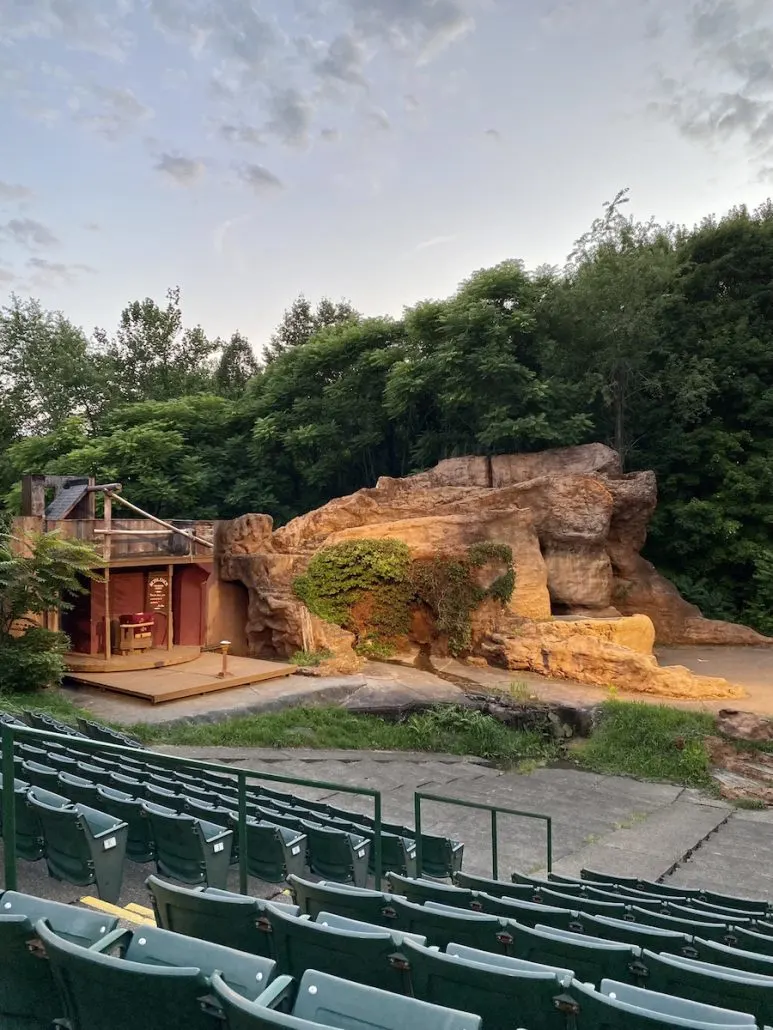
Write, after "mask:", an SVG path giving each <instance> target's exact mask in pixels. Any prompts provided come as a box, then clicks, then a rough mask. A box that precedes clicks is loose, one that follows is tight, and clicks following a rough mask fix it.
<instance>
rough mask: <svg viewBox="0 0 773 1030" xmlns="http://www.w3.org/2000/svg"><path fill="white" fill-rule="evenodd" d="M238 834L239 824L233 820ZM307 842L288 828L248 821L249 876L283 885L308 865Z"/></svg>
mask: <svg viewBox="0 0 773 1030" xmlns="http://www.w3.org/2000/svg"><path fill="white" fill-rule="evenodd" d="M231 826H232V828H233V830H234V833H236V826H238V822H236V821H235V820H234V818H233V813H232V817H231ZM307 843H308V839H307V837H306V835H305V834H303V833H298V832H297V831H296V830H291V829H289V828H288V827H286V826H274V825H273V824H272V823H265V822H260V821H258V820H256V819H248V820H247V872H248V873H249V875H250V876H254V877H255V878H256V879H258V880H265V881H266V883H284V881H285V880H287V878H288V877H289V876H291V875H292V874H295V875H300V874H301V873H302V872H303V869H304V865H305V863H306V848H307Z"/></svg>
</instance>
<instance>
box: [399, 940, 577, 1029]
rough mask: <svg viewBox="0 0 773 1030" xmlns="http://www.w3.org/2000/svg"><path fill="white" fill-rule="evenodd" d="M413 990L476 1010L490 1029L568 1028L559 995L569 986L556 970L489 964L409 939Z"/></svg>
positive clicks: (437, 1002)
mask: <svg viewBox="0 0 773 1030" xmlns="http://www.w3.org/2000/svg"><path fill="white" fill-rule="evenodd" d="M404 954H405V957H406V960H407V962H408V975H409V978H410V984H411V994H412V996H413V997H415V998H420V999H421V1000H422V1001H428V1002H432V1003H433V1004H435V1005H446V1006H448V1007H450V1008H455V1009H462V1010H467V1011H469V1012H475V1013H476V1014H477V1015H479V1016H481V1018H482V1020H483V1026H484V1027H486V1030H511V1028H512V1027H514V1026H516V1025H517V1026H527V1027H530V1028H531V1027H535V1028H537V1027H539V1028H545V1030H548V1028H554V1030H564V1028H565V1026H566V1018H565V1016H564V1015H563V1013H562V1012H561V1011H560V1009H559V1008H558V1007H557V1005H556V998H562V997H563V996H565V995H566V991H567V988H566V987H565V986H564V984H563V983H562V981H561V979H559V978H558V977H557V976H556V975H555V974H554V973H550V972H525V971H524V970H523V969H519V968H518V967H517V965H516V966H510V967H508V966H507V965H506V963H510V962H512V961H513V960H512V959H508V958H507V957H504V956H497V957H498V958H500V959H501V962H500V964H499V965H496V966H495V965H488V964H486V963H484V962H474V961H470V960H469V959H464V958H461V957H460V956H459V955H448V954H442V953H441V952H438V951H434V950H431V949H429V948H422V947H420V946H418V945H416V944H413V943H412V942H411V941H406V942H405V945H404Z"/></svg>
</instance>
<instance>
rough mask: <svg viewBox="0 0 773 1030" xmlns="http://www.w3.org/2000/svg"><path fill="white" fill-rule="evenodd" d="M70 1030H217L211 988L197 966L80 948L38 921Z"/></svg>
mask: <svg viewBox="0 0 773 1030" xmlns="http://www.w3.org/2000/svg"><path fill="white" fill-rule="evenodd" d="M37 929H38V934H39V936H40V938H41V940H42V941H43V944H44V946H45V949H46V955H47V956H48V961H49V964H50V966H51V971H52V973H53V976H54V980H55V982H56V984H57V987H58V989H59V993H60V995H61V998H62V1002H63V1008H64V1013H62V1014H63V1015H65V1016H66V1017H67V1023H66V1025H67V1027H68V1030H94V1028H96V1027H105V1028H107V1027H109V1028H110V1030H136V1028H137V1027H138V1026H142V1028H143V1030H168V1028H170V1027H175V1026H184V1027H185V1028H186V1030H211V1028H212V1016H211V1015H210V1014H208V1013H207V1012H206V1011H205V1009H204V1008H203V1007H202V1001H203V1000H204V999H205V998H206V996H207V994H208V991H209V985H208V983H207V980H206V978H205V977H204V976H203V974H202V973H201V971H200V970H199V968H198V967H197V966H190V967H177V966H150V965H145V964H144V963H140V962H128V961H125V960H123V959H120V958H116V957H114V956H112V955H103V954H101V953H100V952H98V951H93V950H91V949H86V948H79V947H78V946H77V945H73V944H70V943H68V942H67V941H64V940H62V939H61V938H59V937H57V936H56V934H54V933H53V932H52V931H50V930H48V929H47V928H46V926H45V922H44V921H43V920H41V921H40V922H39V923H38V927H37Z"/></svg>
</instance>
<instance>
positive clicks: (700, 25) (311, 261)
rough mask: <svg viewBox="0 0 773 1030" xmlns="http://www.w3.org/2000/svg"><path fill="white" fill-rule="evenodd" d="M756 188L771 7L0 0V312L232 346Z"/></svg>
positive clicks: (765, 142)
mask: <svg viewBox="0 0 773 1030" xmlns="http://www.w3.org/2000/svg"><path fill="white" fill-rule="evenodd" d="M623 187H629V188H630V191H631V193H630V196H631V204H630V208H629V211H630V213H633V214H635V215H636V216H638V217H642V218H647V217H649V216H650V215H652V216H654V217H655V218H656V219H657V220H658V221H661V222H666V221H674V222H677V223H680V224H688V225H690V224H693V223H695V222H696V221H698V220H700V219H701V218H702V217H703V216H705V215H707V214H710V213H717V214H722V213H723V212H725V211H726V210H727V209H729V208H730V207H732V206H733V205H736V204H740V203H745V204H747V205H748V206H750V207H754V206H756V205H757V204H759V203H761V202H762V201H763V200H764V199H765V198H767V197H768V195H769V194H771V193H773V4H771V3H770V0H0V303H2V302H4V300H3V298H7V297H9V296H10V294H11V293H16V294H18V295H20V296H34V297H37V298H39V299H40V301H41V303H43V304H44V305H45V306H46V307H49V308H56V309H61V310H63V311H64V312H65V314H66V315H67V316H68V317H69V318H71V319H72V320H73V321H74V322H76V323H78V324H80V325H83V326H84V327H85V328H86V329H87V331H89V332H90V331H91V330H93V328H94V327H96V326H101V327H104V328H106V329H108V330H111V329H113V328H114V327H115V326H116V324H117V321H118V316H119V313H120V311H121V309H122V308H123V307H124V306H125V304H126V303H128V302H129V301H132V300H135V299H138V298H142V297H145V296H151V297H154V298H155V299H157V300H158V301H159V302H162V301H163V299H164V295H165V292H166V290H167V288H168V287H170V286H175V285H179V286H180V287H181V290H182V304H183V311H184V316H185V321H186V324H189V325H192V324H197V323H198V324H201V325H202V326H203V328H204V329H205V331H206V332H207V333H208V335H210V336H213V337H214V336H220V337H223V338H227V337H228V336H230V335H231V334H232V333H233V332H235V331H237V330H239V331H241V332H242V333H244V334H246V335H247V336H248V337H249V339H250V340H251V341H252V343H253V345H254V346H255V347H256V349H257V350H259V349H260V347H261V346H262V344H263V343H264V342H265V341H266V340H267V339H268V336H269V335H270V333H271V330H272V328H273V327H274V326H275V325H276V323H277V322H278V321H279V319H280V317H281V314H282V311H283V310H284V308H286V307H287V306H288V305H289V304H290V302H291V301H292V299H293V298H294V297H295V296H296V295H297V294H298V293H300V292H303V293H305V294H306V295H307V296H308V297H309V298H311V299H314V300H316V299H317V298H319V297H321V296H329V297H331V298H333V299H334V300H337V299H340V298H346V299H348V300H350V301H351V302H352V303H353V304H354V306H355V307H356V308H357V309H359V310H360V311H363V312H365V313H366V314H372V315H377V314H392V315H399V314H400V312H401V310H402V308H403V306H404V305H409V304H413V303H415V302H417V301H419V300H422V299H425V298H428V297H444V296H448V295H449V294H451V293H452V292H453V290H454V289H455V287H456V285H457V284H458V283H459V282H460V281H461V280H462V279H463V278H465V277H466V276H468V275H469V274H470V273H471V272H472V271H473V270H475V269H477V268H481V267H485V266H489V265H493V264H495V263H497V262H499V261H502V260H504V259H506V258H521V259H523V261H524V262H525V264H526V265H527V267H530V268H533V267H536V266H538V265H541V264H544V263H547V264H554V265H560V264H562V263H563V261H564V259H565V257H566V255H567V254H568V253H569V251H570V250H571V246H572V242H573V240H574V239H576V238H577V237H578V236H580V235H581V234H582V232H583V231H584V230H585V229H586V228H587V226H588V225H589V224H590V222H591V221H592V219H593V218H594V217H596V216H597V215H598V214H600V212H601V205H602V203H603V202H604V201H605V200H609V199H611V198H612V197H613V196H614V195H615V193H616V192H617V191H618V190H619V189H621V188H623Z"/></svg>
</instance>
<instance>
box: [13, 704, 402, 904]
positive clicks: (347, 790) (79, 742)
mask: <svg viewBox="0 0 773 1030" xmlns="http://www.w3.org/2000/svg"><path fill="white" fill-rule="evenodd" d="M17 737H22V738H26V737H31V738H38V739H41V740H55V741H61V742H62V743H64V744H69V746H70V747H73V748H78V749H79V750H80V749H84V750H86V751H95V752H97V751H107V752H110V751H112V752H115V753H116V754H119V755H130V756H134V757H135V758H136V757H137V754H138V752H139V753H142V754H144V755H147V756H148V757H149V760H151V761H153V762H157V763H158V764H159V765H162V766H164V765H165V766H168V767H169V768H170V769H171V770H174V768H175V767H177V766H183V765H184V766H186V767H187V768H189V769H203V770H209V771H211V772H220V773H228V775H229V776H233V775H236V782H237V787H238V798H239V816H238V830H239V890H240V891H241V893H242V894H246V893H247V891H248V887H249V877H248V872H247V856H248V844H247V780H248V779H249V780H270V781H272V782H274V783H287V784H290V785H291V786H295V787H316V788H318V789H321V790H330V791H333V792H335V793H341V794H355V795H358V796H360V797H369V798H372V799H373V823H374V826H373V838H374V839H373V848H374V851H373V864H374V869H375V871H374V878H375V881H376V890H380V888H381V878H382V875H383V869H382V860H381V791H380V790H371V789H370V788H369V787H350V786H348V785H345V784H342V783H327V782H325V781H324V780H306V779H301V778H300V777H298V776H282V775H279V774H278V773H267V772H260V771H258V770H255V769H234V768H233V766H231V765H223V764H221V763H218V762H203V761H201V759H197V758H181V757H178V756H177V755H165V754H163V752H157V751H150V750H148V749H147V748H137V747H127V746H126V745H125V744H112V743H108V742H107V741H101V740H93V739H91V738H89V737H71V736H69V735H68V734H64V733H54V732H52V731H51V730H39V729H36V728H33V727H31V726H14V725H13V724H12V723H2V724H0V742H2V763H1V765H0V768H1V769H2V777H3V804H2V826H3V853H4V854H3V859H4V862H3V865H4V870H3V873H4V884H5V889H6V890H16V883H17V876H16V871H17V870H16V797H15V791H14V780H15V779H16V769H15V766H14V761H13V759H14V754H13V744H14V740H15V739H16V738H17Z"/></svg>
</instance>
